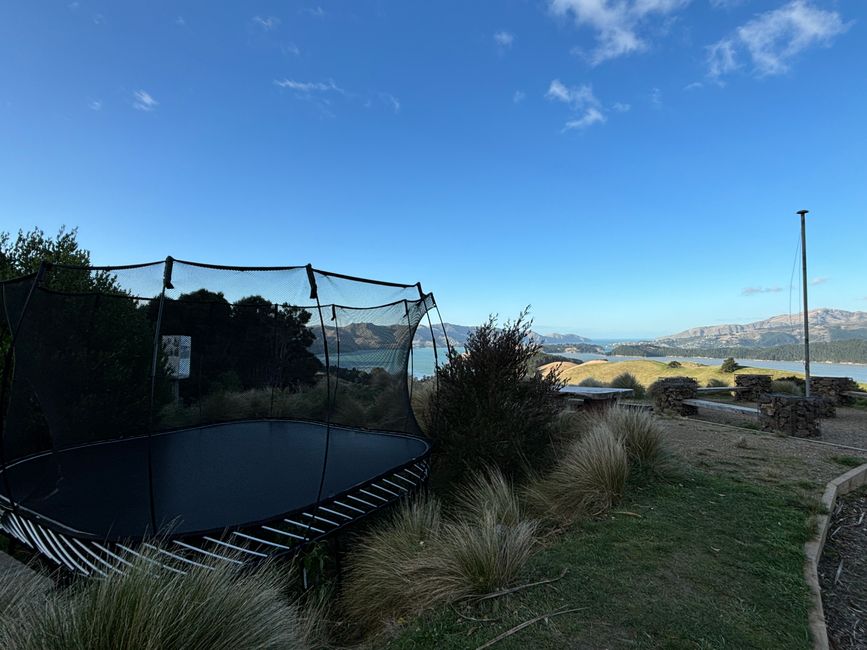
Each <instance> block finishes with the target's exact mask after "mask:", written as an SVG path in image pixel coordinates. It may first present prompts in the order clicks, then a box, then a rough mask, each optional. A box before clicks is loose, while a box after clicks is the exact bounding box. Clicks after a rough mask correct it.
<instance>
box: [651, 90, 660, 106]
mask: <svg viewBox="0 0 867 650" xmlns="http://www.w3.org/2000/svg"><path fill="white" fill-rule="evenodd" d="M650 105H651V106H653V108H662V91H661V90H660V89H659V88H652V89H651V90H650Z"/></svg>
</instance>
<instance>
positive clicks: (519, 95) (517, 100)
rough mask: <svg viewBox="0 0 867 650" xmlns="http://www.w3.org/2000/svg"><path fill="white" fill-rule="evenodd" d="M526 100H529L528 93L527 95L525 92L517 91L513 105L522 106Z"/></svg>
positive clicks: (513, 96) (513, 97)
mask: <svg viewBox="0 0 867 650" xmlns="http://www.w3.org/2000/svg"><path fill="white" fill-rule="evenodd" d="M525 99H527V93H525V92H524V91H523V90H516V91H515V92H514V94H513V95H512V103H513V104H520V103H521V102H522V101H524V100H525Z"/></svg>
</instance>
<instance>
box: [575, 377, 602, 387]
mask: <svg viewBox="0 0 867 650" xmlns="http://www.w3.org/2000/svg"><path fill="white" fill-rule="evenodd" d="M578 385H579V386H584V387H586V388H608V386H607V384H605V382H602V381H599V380H598V379H593V377H587V378H586V379H582V380H581V381H580V382H579V383H578Z"/></svg>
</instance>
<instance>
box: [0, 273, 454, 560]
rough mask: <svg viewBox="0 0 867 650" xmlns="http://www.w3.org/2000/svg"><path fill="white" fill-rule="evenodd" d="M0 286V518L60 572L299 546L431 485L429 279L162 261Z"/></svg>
mask: <svg viewBox="0 0 867 650" xmlns="http://www.w3.org/2000/svg"><path fill="white" fill-rule="evenodd" d="M0 289H2V307H3V314H4V316H5V322H6V325H5V329H0V343H2V344H3V347H4V348H6V350H5V354H4V359H3V363H4V366H3V383H2V404H0V406H2V409H3V418H2V429H0V451H2V456H0V529H2V531H3V532H4V533H6V534H7V535H9V536H11V537H13V538H15V539H17V540H19V541H20V542H22V543H23V544H25V545H28V546H30V547H32V548H34V549H35V550H36V551H38V552H40V553H41V554H43V555H44V556H45V557H47V558H49V559H50V560H52V561H53V562H55V563H57V564H59V565H61V566H63V567H65V568H67V569H69V570H72V571H74V572H77V573H81V574H84V575H106V574H107V573H109V572H113V571H122V570H123V568H124V566H127V565H128V564H129V563H131V562H132V561H133V558H134V557H135V556H138V555H141V554H142V547H143V546H144V547H148V548H149V549H150V551H151V554H149V555H148V557H149V558H152V557H158V558H159V559H160V562H161V564H163V566H165V567H166V568H168V569H170V570H173V571H183V570H185V569H186V568H189V567H190V566H193V565H202V564H203V563H206V561H213V560H215V559H222V560H225V561H227V562H232V563H242V562H244V561H246V560H261V559H264V558H267V557H270V556H272V555H275V554H283V553H292V552H295V551H297V550H298V549H299V548H301V547H302V546H303V545H305V544H307V543H309V542H311V541H314V540H317V539H321V538H323V537H325V536H327V535H329V534H332V533H334V532H336V531H337V530H340V529H342V528H344V527H345V526H348V525H351V524H352V523H353V522H355V521H357V520H358V519H360V518H362V517H364V516H366V515H368V514H370V513H372V512H374V511H377V510H379V509H381V508H383V507H387V506H388V505H390V504H392V503H393V502H395V501H396V500H398V499H400V498H402V497H404V496H406V495H408V494H410V493H412V492H413V491H414V490H416V489H418V488H419V487H420V486H422V485H423V484H424V483H425V482H426V480H427V476H428V471H429V463H428V456H429V453H430V443H429V441H428V440H427V439H425V438H424V436H422V434H421V432H420V429H419V427H418V423H417V421H416V419H415V415H414V413H413V410H412V405H411V400H412V394H411V392H412V382H411V381H410V377H411V374H412V341H413V338H414V335H415V332H416V330H417V328H418V327H419V326H420V325H421V324H422V322H423V321H426V325H425V326H426V327H429V328H432V327H433V324H432V321H431V319H430V316H429V312H430V310H431V309H433V308H435V302H434V298H433V296H432V294H430V293H425V292H424V291H423V290H422V288H421V285H420V284H414V285H406V284H397V283H387V282H377V281H372V280H366V279H361V278H353V277H349V276H344V275H339V274H333V273H328V272H325V271H320V270H317V269H314V268H312V267H311V266H310V265H307V266H301V267H280V268H264V267H257V268H240V267H216V266H211V265H205V264H198V263H193V262H184V261H179V260H174V259H172V258H167V259H166V260H165V261H164V262H158V263H152V264H143V265H134V266H124V267H71V266H60V265H50V264H43V265H42V266H41V267H40V269H39V271H38V272H37V273H35V274H32V275H29V276H25V277H22V278H16V279H13V280H8V281H6V282H3V283H0ZM440 324H441V323H440ZM431 339H432V340H435V339H436V337H433V336H431ZM0 349H2V348H0ZM350 352H351V353H352V354H348V353H350ZM435 354H436V353H435ZM348 359H352V361H348ZM155 539H159V540H160V543H159V544H155V543H154V541H153V540H155ZM153 554H156V555H153Z"/></svg>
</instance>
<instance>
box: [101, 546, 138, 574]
mask: <svg viewBox="0 0 867 650" xmlns="http://www.w3.org/2000/svg"><path fill="white" fill-rule="evenodd" d="M93 545H94V546H95V547H96V548H98V549H99V550H100V551H102V552H103V553H105V554H106V555H108V556H109V557H113V558H114V559H115V560H117V561H118V562H122V563H123V564H126V565H127V566H128V567H131V566H132V562H130V561H128V560H125V559H124V558H122V557H121V556H120V555H118V554H117V553H112V552H111V551H109V550H108V549H107V548H106V547H105V546H103V545H102V544H98V543H97V542H93ZM118 571H120V569H118ZM121 573H123V571H121Z"/></svg>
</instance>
